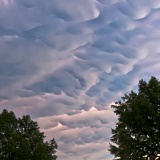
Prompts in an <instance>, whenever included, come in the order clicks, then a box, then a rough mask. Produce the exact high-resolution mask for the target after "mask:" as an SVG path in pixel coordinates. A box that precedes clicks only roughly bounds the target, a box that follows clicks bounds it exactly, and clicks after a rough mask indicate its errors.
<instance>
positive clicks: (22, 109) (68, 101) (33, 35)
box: [0, 0, 160, 160]
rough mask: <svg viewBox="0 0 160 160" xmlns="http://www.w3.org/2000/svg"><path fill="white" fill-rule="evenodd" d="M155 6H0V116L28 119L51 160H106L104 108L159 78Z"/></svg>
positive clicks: (65, 2)
mask: <svg viewBox="0 0 160 160" xmlns="http://www.w3.org/2000/svg"><path fill="white" fill-rule="evenodd" d="M159 17H160V1H159V0H154V1H151V0H141V1H139V0H134V1H133V0H125V1H124V0H87V1H86V0H80V1H79V0H50V1H49V0H0V110H1V111H2V110H3V108H6V109H8V110H13V111H14V112H15V113H16V115H17V116H22V115H23V114H30V115H31V117H32V118H33V119H34V120H36V121H38V123H39V125H40V127H41V130H42V131H44V132H45V134H46V136H47V137H46V139H50V138H51V137H55V139H56V141H57V143H58V145H59V150H58V159H61V160H64V159H65V160H69V159H70V160H74V159H77V160H83V159H84V160H85V159H88V160H97V159H99V160H104V159H107V160H110V159H111V157H112V156H111V155H110V154H109V152H108V150H107V149H108V144H109V140H110V136H111V128H112V127H114V125H115V122H116V116H115V115H114V113H113V111H112V109H111V107H110V105H111V104H112V103H114V102H115V101H116V100H118V99H120V97H121V96H122V95H123V94H124V93H127V92H129V91H130V90H131V89H135V90H136V86H137V83H138V81H139V80H140V79H142V78H143V79H145V80H148V79H149V78H150V76H156V77H157V78H160V77H159V74H158V73H159V68H160V64H159V62H160V46H159V44H160V32H159V27H160V20H159Z"/></svg>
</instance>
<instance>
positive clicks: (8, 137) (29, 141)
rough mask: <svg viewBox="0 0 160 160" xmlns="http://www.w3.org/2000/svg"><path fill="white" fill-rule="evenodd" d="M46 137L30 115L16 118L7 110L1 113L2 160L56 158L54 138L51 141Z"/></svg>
mask: <svg viewBox="0 0 160 160" xmlns="http://www.w3.org/2000/svg"><path fill="white" fill-rule="evenodd" d="M44 138H45V136H44V133H43V132H40V131H39V126H38V124H37V122H34V121H33V120H31V118H30V116H29V115H26V116H23V117H22V118H16V116H15V114H14V113H13V112H8V111H7V110H3V112H2V113H1V114H0V160H56V158H57V156H56V155H55V153H56V149H57V147H58V146H57V144H56V142H55V140H54V138H53V139H52V140H51V141H50V142H44Z"/></svg>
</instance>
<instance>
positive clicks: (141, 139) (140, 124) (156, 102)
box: [109, 77, 160, 160]
mask: <svg viewBox="0 0 160 160" xmlns="http://www.w3.org/2000/svg"><path fill="white" fill-rule="evenodd" d="M138 87H139V90H138V93H135V92H133V91H131V92H130V94H128V95H127V94H125V95H124V97H122V99H121V100H120V101H118V102H116V103H115V105H112V106H111V107H112V108H113V109H114V112H115V113H116V115H117V116H118V122H117V123H116V126H115V129H112V137H111V141H112V143H111V144H110V149H109V151H110V152H111V154H113V155H114V156H115V159H116V160H124V159H128V160H144V159H148V158H150V160H155V158H157V159H160V158H159V155H158V154H160V82H159V81H158V80H157V79H156V78H155V77H151V79H150V80H149V82H148V83H147V82H145V81H144V80H140V81H139V85H138ZM144 156H145V157H144Z"/></svg>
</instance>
